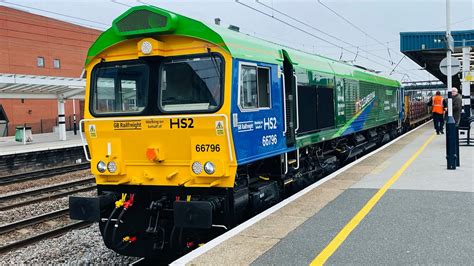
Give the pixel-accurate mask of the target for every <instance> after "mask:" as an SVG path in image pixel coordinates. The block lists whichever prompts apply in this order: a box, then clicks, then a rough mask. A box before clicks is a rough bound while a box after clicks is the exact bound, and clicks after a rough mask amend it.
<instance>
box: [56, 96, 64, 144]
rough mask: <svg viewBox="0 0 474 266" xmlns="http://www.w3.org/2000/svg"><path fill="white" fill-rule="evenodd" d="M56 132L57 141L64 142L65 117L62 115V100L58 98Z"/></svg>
mask: <svg viewBox="0 0 474 266" xmlns="http://www.w3.org/2000/svg"><path fill="white" fill-rule="evenodd" d="M58 131H59V140H66V115H65V113H64V99H63V98H62V97H58Z"/></svg>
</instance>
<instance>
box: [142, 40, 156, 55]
mask: <svg viewBox="0 0 474 266" xmlns="http://www.w3.org/2000/svg"><path fill="white" fill-rule="evenodd" d="M141 49H142V53H143V54H151V52H152V51H153V45H152V44H151V42H148V41H144V42H142V47H141Z"/></svg>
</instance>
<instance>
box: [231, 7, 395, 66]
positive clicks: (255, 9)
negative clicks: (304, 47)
mask: <svg viewBox="0 0 474 266" xmlns="http://www.w3.org/2000/svg"><path fill="white" fill-rule="evenodd" d="M235 2H236V3H238V4H240V5H243V6H245V7H247V8H249V9H251V10H254V11H255V12H258V13H260V14H262V15H265V16H267V17H269V18H272V19H274V20H277V21H279V22H281V23H283V24H285V25H287V26H289V27H291V28H294V29H296V30H298V31H301V32H303V33H305V34H307V35H309V36H311V37H313V38H315V39H318V40H321V41H323V42H326V43H328V44H331V45H333V46H335V47H338V48H340V49H342V50H344V51H346V52H348V53H351V54H354V55H355V54H356V53H355V52H353V51H351V50H348V49H346V48H344V47H343V46H340V45H337V44H335V43H333V42H331V41H328V40H326V39H324V38H321V37H319V36H317V35H315V34H313V33H311V32H309V31H306V30H304V29H302V28H300V27H297V26H295V25H293V24H291V23H288V22H286V21H284V20H282V19H279V18H277V17H275V16H272V15H271V14H268V13H266V12H263V11H262V10H259V9H257V8H255V7H253V6H249V5H247V4H245V3H242V2H240V1H239V0H235ZM360 57H362V58H365V59H367V60H369V61H371V62H373V63H375V64H377V65H379V66H382V67H384V68H387V69H391V68H389V67H388V66H386V65H384V64H381V63H380V62H377V61H374V60H372V59H371V58H368V57H365V56H360Z"/></svg>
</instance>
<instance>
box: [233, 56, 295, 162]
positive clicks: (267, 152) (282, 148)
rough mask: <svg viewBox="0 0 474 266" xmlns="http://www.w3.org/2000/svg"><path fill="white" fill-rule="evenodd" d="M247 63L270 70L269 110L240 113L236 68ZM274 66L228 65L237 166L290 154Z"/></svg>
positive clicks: (279, 87)
mask: <svg viewBox="0 0 474 266" xmlns="http://www.w3.org/2000/svg"><path fill="white" fill-rule="evenodd" d="M245 63H248V64H250V65H254V66H255V65H257V66H261V67H266V68H269V69H270V87H271V88H270V97H271V108H266V109H255V110H252V109H251V110H249V109H241V108H240V107H239V106H238V103H239V100H238V95H239V76H240V75H239V71H240V67H239V66H240V64H245ZM278 68H279V66H278V65H273V64H266V63H260V62H250V61H242V60H238V59H234V60H233V63H232V69H233V70H232V106H231V113H232V115H231V125H232V136H233V140H234V147H235V153H236V156H237V162H238V164H239V165H241V164H246V163H250V162H253V161H257V160H261V159H264V158H268V157H271V156H275V155H278V154H282V153H285V152H288V151H290V150H294V149H295V148H292V149H288V148H287V147H286V138H285V136H284V135H283V132H284V127H285V125H284V118H283V90H282V85H281V79H280V78H279V77H278Z"/></svg>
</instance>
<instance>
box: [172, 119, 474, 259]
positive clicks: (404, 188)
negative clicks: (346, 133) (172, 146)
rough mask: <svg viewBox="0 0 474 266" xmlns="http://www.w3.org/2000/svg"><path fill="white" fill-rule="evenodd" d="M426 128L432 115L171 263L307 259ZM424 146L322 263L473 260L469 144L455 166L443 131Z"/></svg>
mask: <svg viewBox="0 0 474 266" xmlns="http://www.w3.org/2000/svg"><path fill="white" fill-rule="evenodd" d="M433 135H434V129H433V125H432V124H431V123H428V124H426V125H424V126H422V127H420V128H419V129H417V130H416V131H413V132H412V133H410V134H408V135H405V136H404V137H402V138H400V139H399V140H398V141H396V142H393V143H392V144H391V145H390V146H387V147H386V148H384V149H383V150H381V151H379V152H377V153H375V154H373V155H371V156H368V157H367V158H366V159H364V160H362V161H361V162H359V163H357V164H355V165H354V166H352V167H350V168H348V169H347V170H345V171H344V172H342V173H340V174H338V175H336V176H335V177H333V178H332V179H330V180H328V181H326V182H325V183H323V184H322V185H320V186H318V187H316V188H314V189H312V190H311V191H309V192H308V193H306V194H304V195H303V196H301V197H299V198H298V199H296V200H295V201H293V202H291V203H289V204H287V205H286V206H284V207H282V208H281V209H279V210H278V211H276V212H274V213H272V214H270V215H269V216H267V217H265V218H263V219H262V220H260V221H258V222H257V223H255V224H253V225H252V226H250V227H248V228H247V229H245V230H243V231H241V232H240V233H237V234H236V235H235V236H233V237H230V238H229V239H227V240H225V241H223V242H221V243H218V244H215V245H214V246H213V248H212V249H210V250H208V251H207V252H205V253H203V254H200V252H199V249H197V250H196V251H195V253H194V254H191V255H190V256H188V258H184V259H183V260H180V261H177V262H178V264H179V263H183V262H184V263H186V264H188V265H209V264H212V265H221V264H229V263H230V264H233V265H248V264H252V265H308V264H310V263H311V262H312V261H313V260H314V259H315V258H316V257H317V256H318V255H319V254H320V253H321V252H322V251H323V250H325V249H326V252H327V250H328V249H329V250H330V249H331V248H333V249H334V243H333V242H338V241H337V240H338V239H339V238H338V239H336V240H335V241H333V239H334V238H335V236H336V235H338V234H339V233H340V232H341V230H342V229H347V227H348V226H350V225H351V224H352V225H354V223H353V221H352V219H353V217H354V216H356V214H360V211H361V210H362V209H363V208H366V207H367V205H368V202H369V200H370V199H371V198H372V197H374V195H376V193H378V192H379V191H380V190H381V188H382V187H383V186H384V185H385V184H386V183H387V181H389V180H393V177H394V176H395V175H397V172H398V174H399V173H400V171H401V170H400V169H401V168H402V167H403V166H406V164H407V161H408V160H409V158H411V157H412V156H413V155H414V154H415V153H416V152H417V151H419V150H420V147H422V146H423V144H425V143H426V142H427V141H428V140H429V139H430V138H431V137H432V136H433ZM425 146H426V148H425V149H424V150H422V151H421V152H420V153H419V155H418V157H416V158H415V159H414V161H413V162H412V163H411V164H410V165H409V166H408V167H407V168H406V170H405V171H404V172H403V173H402V174H401V175H399V177H397V179H395V180H396V181H395V182H394V183H393V184H392V185H391V186H390V187H389V188H388V190H386V192H385V194H383V195H382V196H381V197H380V198H379V200H378V201H377V202H376V203H375V205H374V206H373V207H372V209H370V210H369V211H368V213H367V214H366V215H365V216H364V217H363V218H362V219H361V220H360V222H359V223H358V224H357V223H356V226H355V227H353V228H352V231H350V233H349V234H348V235H347V236H346V238H345V240H342V241H339V245H338V246H337V247H336V248H335V249H334V251H333V252H330V253H329V254H330V255H329V257H328V259H327V260H326V261H325V262H326V263H327V264H328V265H343V264H344V265H346V264H370V265H380V264H390V265H400V264H456V265H459V264H461V265H469V264H472V263H473V259H472V258H474V241H473V239H474V147H472V146H471V147H465V146H461V149H460V153H461V166H460V167H458V168H457V169H456V170H447V169H446V159H445V136H444V135H439V136H437V135H435V136H433V137H432V140H431V141H430V142H429V144H427V145H425ZM204 246H205V245H204ZM204 246H203V247H204ZM328 246H329V248H328V249H327V247H328ZM201 253H202V252H201Z"/></svg>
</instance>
